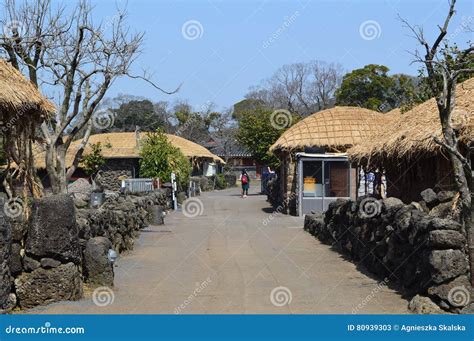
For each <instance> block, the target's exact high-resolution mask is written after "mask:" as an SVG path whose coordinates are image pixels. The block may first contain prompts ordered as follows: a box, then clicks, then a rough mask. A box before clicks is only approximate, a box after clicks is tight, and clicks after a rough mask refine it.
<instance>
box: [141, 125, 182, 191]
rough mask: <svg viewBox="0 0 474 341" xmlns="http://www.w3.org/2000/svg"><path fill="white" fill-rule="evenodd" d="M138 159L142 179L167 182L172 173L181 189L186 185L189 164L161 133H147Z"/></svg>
mask: <svg viewBox="0 0 474 341" xmlns="http://www.w3.org/2000/svg"><path fill="white" fill-rule="evenodd" d="M140 157H141V160H140V175H141V176H142V177H150V178H160V180H161V181H162V182H169V181H170V180H171V173H172V172H174V173H175V174H176V175H177V177H178V180H179V184H180V185H181V186H182V187H185V186H186V184H187V183H188V180H189V175H190V173H191V163H190V162H189V160H188V158H187V157H186V156H185V155H184V154H183V153H182V152H181V150H180V149H179V148H178V147H175V146H173V145H172V144H171V143H170V142H169V141H168V138H167V137H166V135H165V134H164V133H163V132H162V131H160V130H158V131H156V132H151V133H147V136H146V138H145V139H144V141H143V142H142V146H141V151H140Z"/></svg>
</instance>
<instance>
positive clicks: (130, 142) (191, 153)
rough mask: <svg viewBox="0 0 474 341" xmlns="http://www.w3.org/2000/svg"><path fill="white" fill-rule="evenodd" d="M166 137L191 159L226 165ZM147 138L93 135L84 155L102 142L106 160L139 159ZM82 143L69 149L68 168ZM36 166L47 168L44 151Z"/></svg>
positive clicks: (204, 151)
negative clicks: (107, 146) (93, 145)
mask: <svg viewBox="0 0 474 341" xmlns="http://www.w3.org/2000/svg"><path fill="white" fill-rule="evenodd" d="M166 136H167V137H168V140H169V141H170V142H171V143H172V144H173V146H175V147H178V148H179V149H180V150H181V151H182V152H183V154H184V155H186V156H187V157H189V158H205V159H211V160H213V161H215V162H221V163H225V162H224V160H222V159H221V158H220V157H218V156H217V155H214V154H212V153H211V152H210V151H209V150H207V149H206V148H204V147H203V146H201V145H199V144H197V143H194V142H191V141H189V140H186V139H184V138H182V137H179V136H176V135H170V134H166ZM145 138H146V133H140V136H139V139H138V141H137V138H136V135H135V133H134V132H131V133H129V132H123V133H106V134H96V135H91V136H90V138H89V141H88V144H87V146H86V149H85V152H84V154H87V153H88V152H89V151H90V150H91V147H90V145H91V144H96V143H98V142H100V143H101V145H102V147H103V148H102V154H103V155H104V157H105V158H109V159H112V158H122V159H124V158H139V154H140V144H141V142H142V141H143V140H144V139H145ZM80 143H81V141H80V140H77V141H74V142H73V143H72V144H71V146H70V147H69V149H68V153H67V155H66V167H70V166H71V164H72V161H73V158H74V156H75V155H76V152H77V150H78V149H79V145H80ZM106 145H110V148H106V147H105V146H106ZM35 166H36V168H38V169H40V168H45V155H44V151H41V150H39V152H38V153H37V154H36V155H35Z"/></svg>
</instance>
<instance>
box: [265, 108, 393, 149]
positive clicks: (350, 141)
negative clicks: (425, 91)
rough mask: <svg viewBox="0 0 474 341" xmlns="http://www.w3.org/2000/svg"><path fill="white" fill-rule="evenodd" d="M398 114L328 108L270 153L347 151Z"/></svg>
mask: <svg viewBox="0 0 474 341" xmlns="http://www.w3.org/2000/svg"><path fill="white" fill-rule="evenodd" d="M395 115H396V114H393V115H389V114H381V113H378V112H375V111H373V110H369V109H364V108H359V107H344V106H340V107H334V108H331V109H326V110H323V111H320V112H317V113H315V114H313V115H311V116H308V117H306V118H305V119H303V120H302V121H299V122H298V123H296V124H295V125H294V126H292V127H290V128H289V129H288V130H287V131H285V132H284V133H283V134H282V135H281V136H280V138H279V139H278V140H277V141H276V142H275V143H274V144H273V145H272V146H271V147H270V151H271V152H279V151H286V152H294V151H296V150H302V149H304V148H326V149H327V150H329V151H337V152H344V151H346V150H347V149H348V148H350V147H351V146H354V145H355V144H357V143H360V142H361V141H363V140H364V139H365V138H367V137H368V136H370V135H371V134H372V133H373V131H375V130H377V129H380V127H381V126H383V124H384V123H385V122H387V120H389V119H392V117H393V116H395ZM397 115H398V114H397Z"/></svg>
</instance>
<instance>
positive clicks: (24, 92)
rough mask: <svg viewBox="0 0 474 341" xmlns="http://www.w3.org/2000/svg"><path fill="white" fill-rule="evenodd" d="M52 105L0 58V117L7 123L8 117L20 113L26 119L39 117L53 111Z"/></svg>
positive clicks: (10, 117)
mask: <svg viewBox="0 0 474 341" xmlns="http://www.w3.org/2000/svg"><path fill="white" fill-rule="evenodd" d="M55 110H56V109H55V107H54V105H53V104H52V103H51V102H50V101H48V100H47V99H46V98H45V97H43V96H42V95H41V94H40V92H39V91H38V89H37V88H36V87H35V86H34V85H33V84H32V83H31V82H30V81H29V80H27V79H26V78H25V77H24V76H23V75H22V74H21V73H20V72H19V71H18V70H17V69H15V68H14V67H12V66H11V65H10V64H9V63H7V62H6V61H5V60H3V59H0V117H1V118H2V121H3V124H4V125H7V124H8V123H9V119H12V120H13V119H14V118H15V117H16V118H17V120H16V122H15V123H18V122H19V123H21V122H22V121H24V120H20V117H21V116H22V115H25V116H26V117H27V118H28V119H31V118H35V119H41V118H44V117H46V116H48V115H49V114H50V113H52V112H54V111H55Z"/></svg>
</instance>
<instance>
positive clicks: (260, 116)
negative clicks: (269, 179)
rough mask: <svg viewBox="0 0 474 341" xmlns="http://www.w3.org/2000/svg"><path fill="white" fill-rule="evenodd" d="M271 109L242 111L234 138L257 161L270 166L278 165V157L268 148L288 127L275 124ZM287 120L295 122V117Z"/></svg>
mask: <svg viewBox="0 0 474 341" xmlns="http://www.w3.org/2000/svg"><path fill="white" fill-rule="evenodd" d="M274 121H275V119H274V117H272V111H270V110H266V109H257V110H255V111H253V112H244V113H241V115H240V120H239V121H238V123H239V127H238V130H237V135H236V138H237V140H238V141H239V143H241V144H242V146H244V147H245V148H246V150H247V151H248V152H249V153H251V154H252V155H253V156H254V158H255V160H256V161H258V162H259V163H262V164H265V165H269V166H272V167H276V166H278V163H279V162H278V159H277V158H276V157H275V155H273V154H272V153H270V152H269V148H270V147H271V145H272V144H273V143H275V142H276V140H277V139H278V138H279V137H280V135H281V134H283V132H284V131H285V129H286V128H288V127H282V128H281V129H279V128H280V126H279V125H278V124H275V122H274ZM289 121H291V122H293V123H295V121H296V117H295V116H291V118H289Z"/></svg>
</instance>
